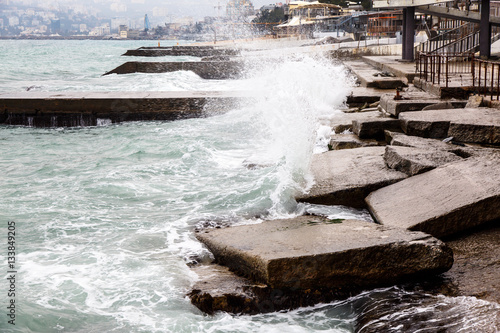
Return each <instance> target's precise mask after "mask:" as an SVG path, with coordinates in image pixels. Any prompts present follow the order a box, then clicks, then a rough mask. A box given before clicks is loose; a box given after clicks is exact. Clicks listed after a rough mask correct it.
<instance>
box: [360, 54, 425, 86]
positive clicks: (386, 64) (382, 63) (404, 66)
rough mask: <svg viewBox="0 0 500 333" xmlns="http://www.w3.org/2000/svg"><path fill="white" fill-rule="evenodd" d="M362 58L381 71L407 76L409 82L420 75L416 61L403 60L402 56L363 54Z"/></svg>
mask: <svg viewBox="0 0 500 333" xmlns="http://www.w3.org/2000/svg"><path fill="white" fill-rule="evenodd" d="M361 59H362V60H363V61H365V62H366V63H368V64H370V65H372V66H373V67H375V68H377V69H379V70H381V71H385V72H391V73H393V74H395V75H396V76H398V77H405V78H406V79H407V81H408V82H409V83H411V82H412V81H413V78H414V77H415V76H416V75H418V74H417V73H416V71H415V63H413V62H401V61H400V60H401V57H400V56H362V57H361Z"/></svg>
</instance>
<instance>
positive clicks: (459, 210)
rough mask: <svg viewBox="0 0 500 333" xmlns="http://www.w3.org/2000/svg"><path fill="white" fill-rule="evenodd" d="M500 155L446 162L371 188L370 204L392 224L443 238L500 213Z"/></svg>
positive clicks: (381, 218)
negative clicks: (379, 187)
mask: <svg viewBox="0 0 500 333" xmlns="http://www.w3.org/2000/svg"><path fill="white" fill-rule="evenodd" d="M499 165H500V155H499V154H491V155H487V156H480V157H471V158H468V159H466V160H463V161H458V162H454V163H450V164H446V165H444V166H441V167H439V168H436V169H434V170H431V171H429V172H426V173H423V174H421V175H417V176H414V177H410V178H408V179H405V180H403V181H401V182H399V183H396V184H393V185H390V186H387V187H385V188H382V189H379V190H377V191H375V192H373V193H371V194H370V195H369V196H368V197H367V198H366V203H367V204H368V208H369V209H370V212H371V213H372V215H373V216H374V217H375V219H376V220H377V221H378V222H379V223H381V224H383V225H387V226H392V227H399V228H405V229H409V230H418V231H423V232H427V233H429V234H431V235H433V236H435V237H443V236H448V235H452V234H456V233H458V232H460V231H463V230H467V229H470V228H472V227H475V226H477V225H480V224H482V223H485V222H487V221H491V220H494V219H498V218H500V186H499V184H500V168H499V167H498V166H499Z"/></svg>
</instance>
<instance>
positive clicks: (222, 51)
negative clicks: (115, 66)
mask: <svg viewBox="0 0 500 333" xmlns="http://www.w3.org/2000/svg"><path fill="white" fill-rule="evenodd" d="M239 53H240V51H239V50H237V49H231V48H215V47H213V46H171V47H140V48H138V49H135V50H128V51H127V52H125V53H124V54H123V55H124V56H134V57H164V56H193V57H211V56H221V55H238V54H239Z"/></svg>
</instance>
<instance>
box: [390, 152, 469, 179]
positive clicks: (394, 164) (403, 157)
mask: <svg viewBox="0 0 500 333" xmlns="http://www.w3.org/2000/svg"><path fill="white" fill-rule="evenodd" d="M460 160H462V157H460V156H458V155H456V154H453V153H451V152H448V151H445V150H432V149H422V148H410V147H402V146H388V147H386V148H385V154H384V161H385V163H386V165H387V166H388V167H389V168H391V169H394V170H398V171H401V172H404V173H406V174H407V175H408V176H414V175H417V174H420V173H424V172H427V171H430V170H432V169H435V168H437V167H439V166H441V165H444V164H447V163H451V162H455V161H460Z"/></svg>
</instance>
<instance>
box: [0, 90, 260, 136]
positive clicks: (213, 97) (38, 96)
mask: <svg viewBox="0 0 500 333" xmlns="http://www.w3.org/2000/svg"><path fill="white" fill-rule="evenodd" d="M245 97H251V94H250V93H242V92H230V91H227V92H217V91H212V92H203V91H199V92H189V91H184V92H182V91H179V92H69V93H68V92H23V93H0V124H11V125H26V126H35V127H59V126H95V125H96V123H97V119H109V120H111V121H112V122H122V121H137V120H175V119H184V118H193V117H202V116H206V115H207V113H206V112H205V110H208V109H210V110H213V111H220V112H223V111H225V110H227V109H228V108H230V107H232V106H234V105H237V104H236V103H237V102H238V101H240V100H241V98H245Z"/></svg>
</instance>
